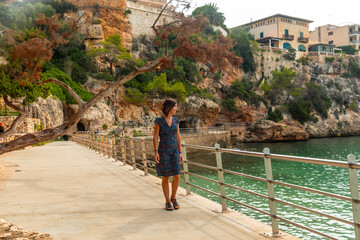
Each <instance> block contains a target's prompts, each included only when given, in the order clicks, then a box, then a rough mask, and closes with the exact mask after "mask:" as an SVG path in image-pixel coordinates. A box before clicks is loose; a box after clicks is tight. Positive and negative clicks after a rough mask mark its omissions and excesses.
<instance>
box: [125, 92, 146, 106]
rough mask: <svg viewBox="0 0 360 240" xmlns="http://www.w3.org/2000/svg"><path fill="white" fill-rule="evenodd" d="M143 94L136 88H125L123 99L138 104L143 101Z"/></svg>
mask: <svg viewBox="0 0 360 240" xmlns="http://www.w3.org/2000/svg"><path fill="white" fill-rule="evenodd" d="M144 97H145V94H144V93H142V92H140V91H139V90H138V89H136V88H127V89H126V96H125V101H127V102H132V103H136V104H140V103H142V102H144V101H145V98H144Z"/></svg>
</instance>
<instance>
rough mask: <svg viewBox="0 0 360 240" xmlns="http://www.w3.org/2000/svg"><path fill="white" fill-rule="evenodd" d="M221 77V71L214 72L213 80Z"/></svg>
mask: <svg viewBox="0 0 360 240" xmlns="http://www.w3.org/2000/svg"><path fill="white" fill-rule="evenodd" d="M220 79H221V72H216V73H215V76H214V80H216V81H219V80H220Z"/></svg>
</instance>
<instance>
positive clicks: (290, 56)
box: [283, 47, 296, 61]
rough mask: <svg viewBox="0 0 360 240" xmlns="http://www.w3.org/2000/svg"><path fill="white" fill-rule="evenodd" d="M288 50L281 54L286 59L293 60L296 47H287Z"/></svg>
mask: <svg viewBox="0 0 360 240" xmlns="http://www.w3.org/2000/svg"><path fill="white" fill-rule="evenodd" d="M287 50H288V52H287V53H285V54H284V55H283V57H284V58H285V59H286V60H289V61H294V60H295V57H296V49H294V48H292V47H289V48H288V49H287Z"/></svg>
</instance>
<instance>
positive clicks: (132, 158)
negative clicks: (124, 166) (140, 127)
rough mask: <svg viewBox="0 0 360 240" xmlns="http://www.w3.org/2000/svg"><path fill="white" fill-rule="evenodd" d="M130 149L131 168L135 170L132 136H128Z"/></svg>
mask: <svg viewBox="0 0 360 240" xmlns="http://www.w3.org/2000/svg"><path fill="white" fill-rule="evenodd" d="M130 149H131V161H132V165H133V170H136V162H135V151H134V138H130Z"/></svg>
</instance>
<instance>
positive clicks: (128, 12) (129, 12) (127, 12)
mask: <svg viewBox="0 0 360 240" xmlns="http://www.w3.org/2000/svg"><path fill="white" fill-rule="evenodd" d="M131 13H132V11H131V9H126V10H125V12H124V15H125V16H126V15H129V14H131Z"/></svg>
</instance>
